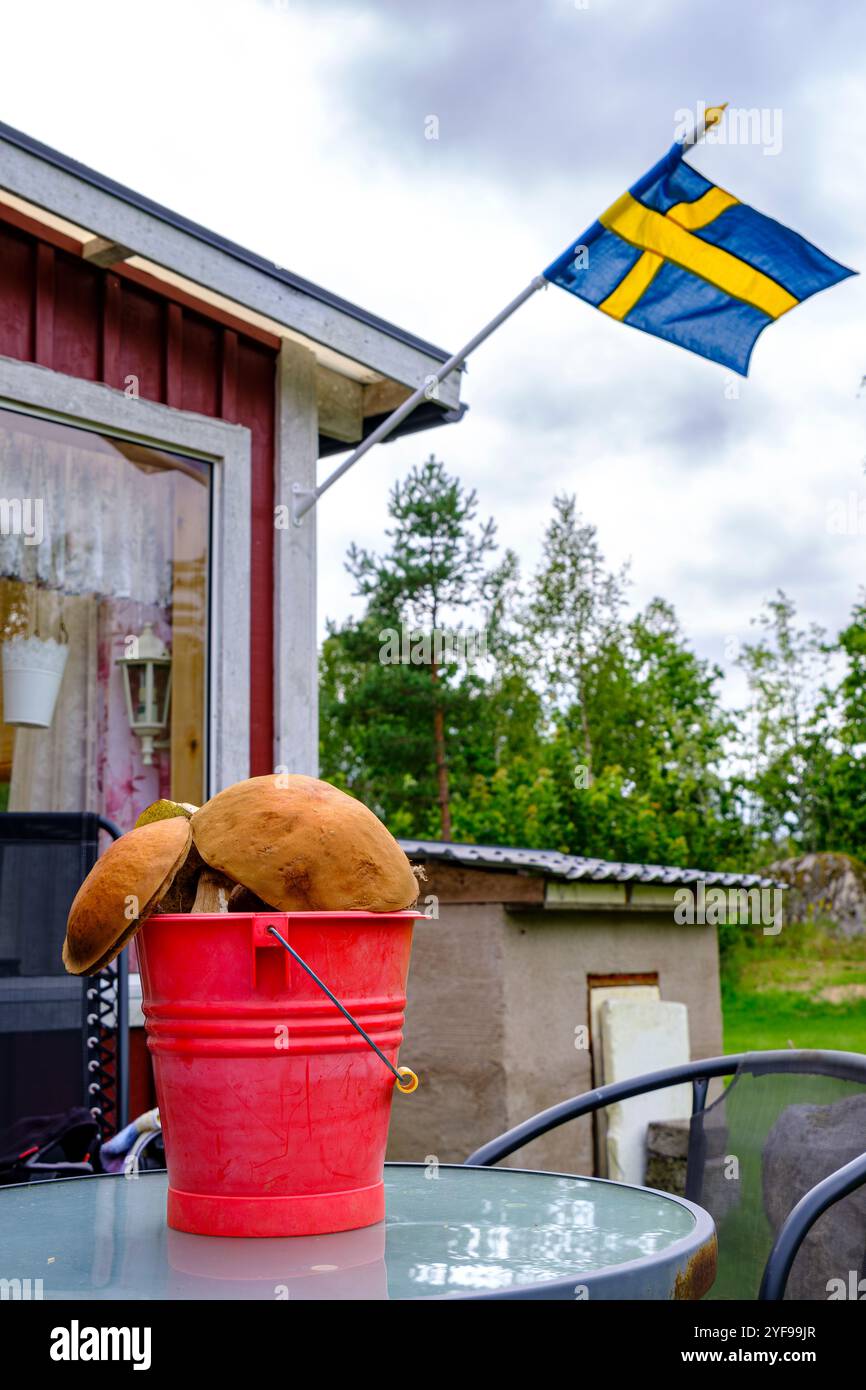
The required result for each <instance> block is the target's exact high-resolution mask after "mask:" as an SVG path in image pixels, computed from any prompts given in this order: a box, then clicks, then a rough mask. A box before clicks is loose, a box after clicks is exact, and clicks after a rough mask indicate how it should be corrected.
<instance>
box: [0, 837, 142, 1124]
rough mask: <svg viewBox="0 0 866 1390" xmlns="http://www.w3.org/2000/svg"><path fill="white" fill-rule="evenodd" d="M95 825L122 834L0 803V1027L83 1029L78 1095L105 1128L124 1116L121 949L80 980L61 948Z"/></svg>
mask: <svg viewBox="0 0 866 1390" xmlns="http://www.w3.org/2000/svg"><path fill="white" fill-rule="evenodd" d="M100 831H105V832H106V833H107V834H109V835H110V836H112V838H115V839H116V838H117V836H118V835H119V834H120V830H119V829H118V827H117V826H116V825H114V824H113V823H112V822H111V821H108V820H105V819H104V817H102V816H99V815H97V814H95V813H93V812H89V811H82V812H48V811H46V812H41V811H34V812H17V811H16V812H9V811H7V812H3V813H0V1032H7V1033H9V1032H15V1033H18V1034H20V1035H28V1034H30V1035H32V1034H40V1033H42V1032H44V1030H45V1029H46V1028H48V1029H58V1028H59V1029H61V1030H68V1029H69V1028H72V1027H74V1028H76V1029H80V1032H81V1039H82V1071H81V1076H82V1089H83V1093H84V1103H85V1104H86V1105H87V1107H88V1108H89V1109H90V1110H91V1112H92V1113H93V1115H94V1118H95V1119H96V1121H97V1123H98V1124H99V1126H100V1132H101V1136H102V1137H103V1138H107V1137H108V1136H109V1135H110V1134H113V1133H115V1132H116V1130H118V1129H120V1128H122V1127H123V1125H125V1124H126V1122H127V1118H128V1117H127V1109H128V1106H127V1099H126V1098H127V1094H128V1085H129V1077H128V1014H127V964H126V954H125V953H123V955H122V956H121V957H118V959H117V961H115V962H113V963H112V964H111V965H110V966H109V967H108V968H107V969H106V970H102V971H100V972H99V974H98V975H94V976H91V977H89V978H87V979H85V980H83V981H78V980H73V979H70V978H69V977H68V976H67V975H66V972H65V970H64V967H63V961H62V958H61V951H62V947H63V940H64V937H65V934H66V918H67V916H68V913H69V908H70V906H71V904H72V899H73V898H74V897H75V894H76V893H77V891H78V889H79V887H80V886H81V883H82V881H83V880H84V878H85V877H86V876H87V874H88V873H89V872H90V869H91V868H92V867H93V865H94V864H95V862H96V859H97V856H98V854H99V834H100ZM67 986H68V990H67V988H66V987H67ZM61 996H62V997H61ZM67 1015H68V1017H67ZM25 1095H26V1087H25ZM80 1099H81V1093H80V1092H79V1094H78V1095H76V1096H75V1097H72V1098H70V1103H73V1102H75V1101H79V1100H80ZM17 1118H19V1117H18V1115H15V1116H9V1117H7V1120H11V1119H17Z"/></svg>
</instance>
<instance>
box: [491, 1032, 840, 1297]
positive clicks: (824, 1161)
mask: <svg viewBox="0 0 866 1390" xmlns="http://www.w3.org/2000/svg"><path fill="white" fill-rule="evenodd" d="M727 1076H732V1077H733V1080H732V1081H731V1083H730V1085H728V1086H727V1087H726V1088H725V1090H724V1091H723V1092H722V1094H721V1095H720V1096H719V1097H718V1099H716V1100H715V1101H713V1102H712V1103H711V1104H709V1105H708V1104H707V1091H708V1088H709V1083H710V1081H711V1080H713V1079H714V1078H717V1077H727ZM686 1082H690V1083H691V1086H692V1118H691V1122H690V1128H689V1146H688V1168H687V1181H686V1194H685V1195H686V1197H687V1198H688V1199H689V1200H690V1201H693V1202H696V1203H698V1205H700V1206H702V1207H703V1208H704V1209H705V1210H706V1211H708V1212H709V1213H710V1215H711V1216H712V1217H713V1220H714V1221H715V1223H716V1230H717V1233H718V1240H719V1262H718V1272H717V1277H716V1282H715V1284H714V1286H713V1289H712V1291H711V1292H710V1294H709V1295H708V1297H709V1298H712V1299H762V1300H779V1299H782V1298H785V1297H787V1298H789V1299H791V1298H796V1299H840V1298H866V1278H864V1275H866V1056H864V1055H862V1054H860V1053H853V1052H804V1051H794V1050H793V1049H791V1050H789V1051H784V1052H753V1053H739V1054H736V1055H731V1056H730V1057H712V1058H708V1059H706V1060H704V1061H700V1062H689V1063H686V1064H684V1065H682V1066H678V1067H671V1068H668V1069H667V1070H665V1071H658V1072H653V1073H649V1074H647V1075H645V1076H636V1077H632V1078H629V1079H628V1080H625V1081H617V1082H613V1083H612V1084H611V1085H608V1086H601V1087H599V1088H598V1089H597V1090H594V1091H590V1092H587V1093H586V1094H585V1095H582V1096H576V1097H574V1098H573V1099H571V1100H566V1101H563V1102H562V1103H561V1104H559V1105H555V1106H552V1107H551V1109H549V1110H544V1111H542V1112H541V1113H540V1114H538V1115H534V1116H533V1117H532V1118H531V1119H529V1120H526V1121H524V1123H523V1124H520V1125H517V1126H516V1128H514V1129H511V1130H509V1131H508V1132H507V1133H506V1134H502V1135H500V1136H499V1137H498V1138H497V1139H492V1140H491V1141H490V1142H489V1143H488V1144H484V1145H483V1146H482V1147H481V1148H480V1149H477V1150H476V1151H475V1152H474V1153H473V1154H471V1155H470V1156H469V1158H467V1159H466V1163H467V1164H470V1165H480V1166H483V1167H488V1166H490V1165H492V1164H494V1163H498V1162H499V1161H500V1160H501V1159H503V1158H506V1157H507V1156H508V1155H509V1154H512V1153H514V1152H515V1151H516V1150H517V1149H520V1148H522V1146H523V1145H524V1144H528V1143H529V1142H530V1141H531V1140H533V1139H537V1138H539V1136H540V1135H542V1134H546V1133H547V1132H548V1131H549V1130H552V1129H555V1128H557V1127H558V1126H559V1125H561V1124H565V1123H566V1122H567V1121H568V1120H573V1119H577V1118H578V1117H580V1116H583V1115H591V1114H594V1113H595V1112H596V1111H597V1110H601V1109H603V1108H604V1107H605V1106H608V1105H611V1104H614V1103H615V1102H621V1101H625V1102H627V1101H628V1100H629V1099H630V1098H631V1097H634V1096H640V1095H645V1094H647V1093H648V1092H651V1091H656V1090H662V1089H665V1088H667V1087H669V1086H677V1085H682V1084H683V1083H686Z"/></svg>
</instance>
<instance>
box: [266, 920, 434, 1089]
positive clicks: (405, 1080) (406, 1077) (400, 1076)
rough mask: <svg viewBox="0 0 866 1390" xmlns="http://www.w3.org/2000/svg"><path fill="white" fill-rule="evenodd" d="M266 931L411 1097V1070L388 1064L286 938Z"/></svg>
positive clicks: (272, 930) (414, 1084)
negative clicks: (275, 939)
mask: <svg viewBox="0 0 866 1390" xmlns="http://www.w3.org/2000/svg"><path fill="white" fill-rule="evenodd" d="M267 930H268V931H269V932H270V934H271V936H275V937H276V938H277V941H279V943H280V945H281V946H285V948H286V950H287V951H288V953H289V955H290V956H291V957H292V958H293V960H296V961H297V962H298V965H300V966H301V968H302V969H303V970H306V972H307V974H308V975H309V977H310V979H311V980H315V982H316V984H317V985H318V986H319V989H320V990H322V991H323V992H324V993H325V994H327V996H328V998H329V999H330V1001H331V1003H332V1004H336V1006H337V1008H338V1009H339V1010H340V1013H341V1014H342V1015H343V1017H344V1018H347V1019H348V1020H349V1022H350V1023H351V1025H352V1027H353V1028H355V1029H357V1031H358V1032H359V1033H360V1034H361V1037H362V1038H363V1039H364V1042H365V1043H367V1044H368V1046H370V1047H372V1049H373V1051H374V1052H375V1053H376V1055H377V1056H378V1057H380V1058H381V1059H382V1061H383V1062H384V1063H385V1066H386V1067H387V1068H388V1070H389V1071H390V1072H393V1073H394V1084H395V1086H396V1087H397V1090H398V1091H402V1093H403V1095H404V1096H411V1094H412V1092H413V1091H417V1089H418V1077H417V1076H416V1075H415V1073H414V1071H413V1070H412V1068H411V1067H395V1066H394V1064H393V1062H389V1061H388V1058H387V1057H386V1056H385V1054H384V1052H383V1051H382V1049H381V1047H377V1046H376V1044H375V1043H374V1042H373V1039H372V1038H371V1037H370V1034H369V1033H365V1032H364V1029H363V1028H362V1027H361V1025H360V1023H359V1022H358V1020H357V1019H355V1018H353V1017H352V1015H351V1014H350V1013H349V1010H348V1009H347V1008H346V1007H345V1005H344V1004H341V1003H340V1001H339V999H338V998H337V996H336V994H332V993H331V991H330V990H329V989H328V986H327V985H326V984H325V982H324V980H320V979H319V977H318V975H317V974H316V972H315V970H313V969H312V967H311V966H309V965H307V962H306V961H305V960H304V958H303V956H299V955H298V953H297V951H296V950H295V948H294V946H290V945H289V943H288V941H286V938H285V937H284V936H281V935H280V933H279V932H278V931H277V929H276V927H274V926H270V927H268V928H267Z"/></svg>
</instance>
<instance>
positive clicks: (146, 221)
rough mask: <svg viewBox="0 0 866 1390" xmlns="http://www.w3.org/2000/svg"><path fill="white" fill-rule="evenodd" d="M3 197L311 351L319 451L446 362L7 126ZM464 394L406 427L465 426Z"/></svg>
mask: <svg viewBox="0 0 866 1390" xmlns="http://www.w3.org/2000/svg"><path fill="white" fill-rule="evenodd" d="M0 201H2V202H3V203H5V204H6V205H7V206H8V207H10V208H12V209H15V210H16V211H18V212H19V213H21V214H23V215H25V216H27V217H28V218H29V219H31V220H32V221H34V222H37V223H40V222H41V223H42V224H43V225H44V226H45V227H48V228H51V229H52V230H53V231H55V232H57V233H60V234H62V235H63V236H64V237H66V238H68V239H70V241H72V242H74V243H77V244H78V245H80V247H81V254H82V256H84V258H85V259H88V260H91V261H92V262H93V263H94V264H97V265H101V266H109V265H112V264H115V265H124V266H128V267H130V268H131V269H132V270H134V271H138V272H141V273H143V274H146V275H147V276H148V277H149V278H151V279H153V280H156V281H159V282H161V283H162V284H163V285H164V286H165V287H166V289H167V290H174V291H179V292H182V293H184V294H188V295H190V296H191V297H193V298H195V299H197V300H198V301H199V302H200V303H201V304H202V305H203V306H208V305H210V306H211V307H212V308H214V309H215V310H218V311H220V312H221V313H226V314H230V315H231V316H232V317H233V318H235V319H237V320H238V321H240V322H241V323H247V324H249V325H250V327H251V328H254V329H255V330H257V331H258V332H259V333H262V332H264V333H268V334H272V335H273V336H274V337H275V338H277V339H284V338H285V339H289V340H291V341H294V342H298V343H300V344H302V345H303V346H305V347H307V348H308V349H309V350H310V351H311V352H312V353H313V355H314V356H315V359H316V363H317V368H318V370H319V374H320V381H319V386H318V389H319V397H320V407H321V408H322V409H323V412H324V414H323V420H322V424H323V430H322V433H323V434H324V435H325V436H326V438H325V439H324V440H323V449H322V452H323V453H334V452H339V451H340V450H341V449H344V448H348V447H349V446H350V445H351V444H353V443H356V442H358V441H359V440H360V439H362V438H364V437H365V436H366V435H367V434H369V433H370V431H371V430H372V429H374V428H375V426H376V424H377V423H378V421H379V420H380V419H381V418H382V417H383V415H385V414H387V413H389V412H390V411H391V410H392V409H394V407H395V406H396V405H399V404H400V403H401V401H402V400H403V399H405V398H406V397H407V396H408V395H409V394H410V392H411V391H413V390H415V389H416V388H417V387H419V386H422V385H424V383H425V382H426V381H427V380H428V379H429V378H430V376H431V375H432V374H433V373H434V372H435V371H436V370H437V368H438V367H439V366H440V365H441V364H442V363H443V362H444V361H446V360H447V358H448V356H449V354H448V353H447V352H446V351H445V350H444V349H443V348H439V347H436V346H434V345H433V344H432V343H427V342H425V341H424V340H423V339H421V338H418V337H416V336H415V335H414V334H412V333H409V332H407V331H405V330H404V329H401V328H398V327H396V325H394V324H391V323H388V322H387V321H386V320H384V319H380V318H378V317H377V316H376V315H374V314H371V313H368V312H367V311H366V310H364V309H361V308H359V307H358V306H357V305H354V304H351V303H349V302H348V301H347V300H344V299H341V298H340V297H339V296H337V295H334V294H331V293H330V292H329V291H327V290H324V289H322V288H321V286H318V285H315V284H313V283H312V282H310V281H308V280H304V279H302V278H301V277H299V276H297V275H294V274H292V272H291V271H288V270H286V269H285V268H284V267H282V266H279V265H276V264H274V263H273V262H271V261H268V260H266V259H265V258H263V257H261V256H258V255H256V254H255V253H254V252H252V251H248V250H246V249H245V248H244V247H242V246H238V245H237V244H236V243H234V242H231V241H229V240H227V239H226V238H224V237H221V236H219V235H218V234H217V233H215V232H211V231H209V230H208V229H207V228H205V227H201V226H199V225H198V224H197V223H194V222H191V221H189V219H187V218H185V217H182V216H180V215H179V214H177V213H174V212H172V211H170V210H169V209H168V208H165V207H162V206H161V205H160V204H158V203H155V202H153V201H152V200H150V199H149V198H145V197H144V196H142V195H141V194H139V193H135V192H134V191H133V190H131V189H129V188H126V187H124V186H123V185H121V184H118V183H116V182H115V181H114V180H112V179H109V178H106V177H105V176H104V175H102V174H99V173H97V172H96V171H95V170H93V169H89V168H87V167H86V166H85V165H83V164H79V163H78V162H77V161H76V160H73V159H70V158H68V156H66V155H63V154H61V153H59V152H58V151H56V150H53V149H51V148H50V147H48V146H47V145H43V144H41V143H40V142H39V141H36V140H33V139H32V138H31V137H30V136H28V135H24V134H23V133H22V132H20V131H17V130H14V129H12V127H10V126H7V125H4V124H2V123H0ZM459 397H460V373H459V372H454V373H452V374H451V376H450V377H449V378H448V379H447V380H446V381H444V382H443V383H442V384H441V385H440V386H439V388H438V393H437V399H436V400H435V401H434V400H431V401H429V402H426V403H425V405H424V406H422V407H419V408H418V409H417V410H416V411H414V412H413V413H412V415H411V416H409V418H408V419H407V420H406V421H405V422H404V424H403V427H402V431H400V432H411V431H412V430H416V429H426V428H429V427H430V426H432V425H437V424H441V423H447V422H450V421H453V420H455V419H459V418H460V415H461V414H462V411H463V409H464V408H465V407H461V406H460V400H459ZM329 421H330V423H331V425H332V426H333V427H332V428H330V427H329ZM395 433H396V432H395Z"/></svg>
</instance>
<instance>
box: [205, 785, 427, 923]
mask: <svg viewBox="0 0 866 1390" xmlns="http://www.w3.org/2000/svg"><path fill="white" fill-rule="evenodd" d="M191 825H192V834H193V841H194V843H195V846H196V849H197V850H198V852H199V854H200V855H201V857H202V859H203V860H204V861H205V863H206V864H209V865H210V866H211V868H212V869H216V870H218V871H219V872H220V873H223V874H227V875H228V877H229V878H231V879H234V881H235V882H236V883H239V884H242V885H243V886H244V887H245V888H248V889H249V890H250V892H251V893H253V894H255V895H256V897H258V898H260V899H261V900H262V902H264V903H267V904H268V905H269V906H270V907H271V908H273V909H274V910H275V911H278V912H304V911H307V912H310V911H339V910H341V909H351V908H361V909H364V910H366V911H368V912H394V911H398V910H399V909H401V908H406V907H410V906H411V905H412V903H414V902H415V900H416V898H417V896H418V881H417V879H416V877H415V875H414V874H413V872H412V869H411V866H410V864H409V860H408V859H407V858H406V855H405V854H404V853H403V851H402V849H401V848H400V846H399V845H398V844H397V841H396V840H395V839H394V837H393V835H392V834H391V833H390V831H389V830H387V829H386V827H385V826H384V825H383V824H382V822H381V821H380V820H379V818H378V817H377V816H375V815H374V814H373V812H372V811H370V810H368V809H367V807H366V806H365V805H364V804H363V803H362V802H360V801H356V800H355V798H354V797H352V796H348V795H347V794H346V793H345V792H343V791H340V790H339V788H337V787H333V786H331V785H330V783H328V782H321V781H319V780H318V778H316V777H304V776H301V775H300V774H274V775H272V776H265V777H251V778H250V779H249V780H248V781H246V782H237V783H235V785H234V786H232V787H227V788H226V789H225V791H222V792H219V793H218V794H217V795H216V796H215V797H213V798H212V799H211V800H210V801H208V802H206V803H205V805H204V806H202V808H201V810H200V811H196V813H195V815H194V816H193V818H192V821H191Z"/></svg>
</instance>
